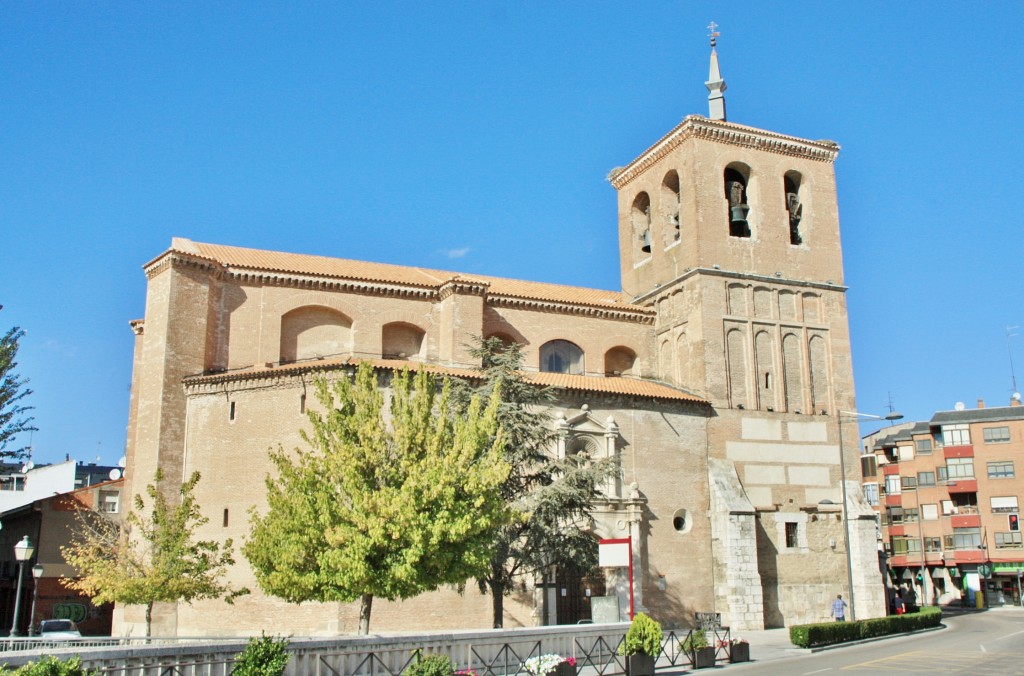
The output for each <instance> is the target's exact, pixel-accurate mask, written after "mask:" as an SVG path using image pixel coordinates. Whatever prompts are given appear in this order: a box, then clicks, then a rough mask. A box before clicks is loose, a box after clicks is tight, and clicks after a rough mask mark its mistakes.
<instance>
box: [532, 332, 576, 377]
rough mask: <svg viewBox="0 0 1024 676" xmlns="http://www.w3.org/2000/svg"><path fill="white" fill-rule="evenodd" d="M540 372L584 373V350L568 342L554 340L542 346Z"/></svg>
mask: <svg viewBox="0 0 1024 676" xmlns="http://www.w3.org/2000/svg"><path fill="white" fill-rule="evenodd" d="M540 370H541V371H545V372H547V373H572V374H575V375H582V373H583V350H581V349H580V348H579V347H577V346H576V345H574V344H573V343H570V342H569V341H568V340H552V341H551V342H548V343H544V344H543V345H541V346H540Z"/></svg>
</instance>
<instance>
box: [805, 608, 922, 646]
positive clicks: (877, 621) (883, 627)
mask: <svg viewBox="0 0 1024 676" xmlns="http://www.w3.org/2000/svg"><path fill="white" fill-rule="evenodd" d="M941 621H942V609H941V608H922V609H921V610H920V611H919V612H916V613H908V614H906V615H890V616H888V617H876V618H873V619H870V620H857V621H856V622H821V623H819V624H796V625H793V626H792V627H790V628H789V640H790V642H791V643H793V645H797V646H800V647H801V648H813V647H815V646H822V645H832V644H833V643H843V642H845V641H856V640H858V639H862V638H872V637H874V636H887V635H889V634H902V633H903V632H907V631H914V630H916V629H924V628H926V627H937V626H939V623H940V622H941Z"/></svg>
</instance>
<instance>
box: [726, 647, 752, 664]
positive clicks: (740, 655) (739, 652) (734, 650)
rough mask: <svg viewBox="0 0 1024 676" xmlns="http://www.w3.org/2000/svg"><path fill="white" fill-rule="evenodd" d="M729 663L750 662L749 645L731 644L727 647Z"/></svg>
mask: <svg viewBox="0 0 1024 676" xmlns="http://www.w3.org/2000/svg"><path fill="white" fill-rule="evenodd" d="M729 661H730V662H749V661H750V644H749V643H733V644H732V645H731V646H729Z"/></svg>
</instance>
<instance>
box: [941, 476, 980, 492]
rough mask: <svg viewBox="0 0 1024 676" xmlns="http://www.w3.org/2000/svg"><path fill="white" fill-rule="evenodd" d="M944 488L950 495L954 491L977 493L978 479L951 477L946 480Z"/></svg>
mask: <svg viewBox="0 0 1024 676" xmlns="http://www.w3.org/2000/svg"><path fill="white" fill-rule="evenodd" d="M946 489H947V490H948V491H949V493H950V495H953V494H956V493H977V492H978V480H977V479H953V480H951V481H947V482H946Z"/></svg>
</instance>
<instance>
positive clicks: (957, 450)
mask: <svg viewBox="0 0 1024 676" xmlns="http://www.w3.org/2000/svg"><path fill="white" fill-rule="evenodd" d="M942 456H943V457H944V458H973V457H974V446H945V447H943V449H942Z"/></svg>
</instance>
